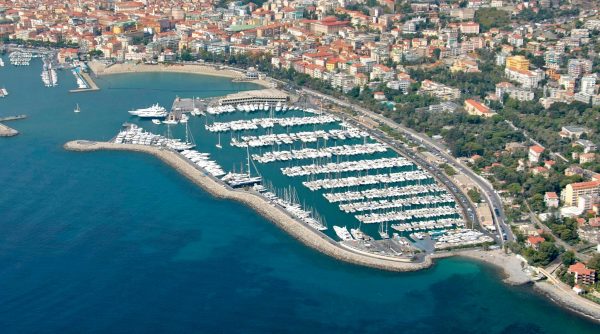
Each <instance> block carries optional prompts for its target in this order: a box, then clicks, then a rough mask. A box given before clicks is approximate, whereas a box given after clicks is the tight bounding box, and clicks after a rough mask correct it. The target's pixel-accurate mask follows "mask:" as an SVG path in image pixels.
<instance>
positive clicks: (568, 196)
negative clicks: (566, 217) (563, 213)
mask: <svg viewBox="0 0 600 334" xmlns="http://www.w3.org/2000/svg"><path fill="white" fill-rule="evenodd" d="M599 193H600V182H599V181H588V182H577V183H570V184H567V186H566V187H565V189H564V190H563V191H562V192H561V194H560V196H561V201H562V202H563V204H564V205H565V206H576V205H577V204H578V200H579V197H581V196H586V195H590V196H598V194H599Z"/></svg>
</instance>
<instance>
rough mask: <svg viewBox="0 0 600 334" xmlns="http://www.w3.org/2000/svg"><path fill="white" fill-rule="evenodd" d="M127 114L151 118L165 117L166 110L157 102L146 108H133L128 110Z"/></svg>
mask: <svg viewBox="0 0 600 334" xmlns="http://www.w3.org/2000/svg"><path fill="white" fill-rule="evenodd" d="M129 114H131V115H134V116H139V117H148V118H150V117H152V118H163V117H167V114H168V113H167V110H166V109H165V108H164V107H161V106H160V105H159V104H158V103H157V104H153V105H152V106H150V107H148V108H140V109H135V110H129Z"/></svg>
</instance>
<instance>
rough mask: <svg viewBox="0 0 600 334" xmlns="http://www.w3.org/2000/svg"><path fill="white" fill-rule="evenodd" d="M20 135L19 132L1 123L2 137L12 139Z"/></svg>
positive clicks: (0, 132) (0, 135)
mask: <svg viewBox="0 0 600 334" xmlns="http://www.w3.org/2000/svg"><path fill="white" fill-rule="evenodd" d="M18 134H19V131H17V130H15V129H13V128H11V127H8V126H6V125H4V124H2V123H0V137H12V136H16V135H18Z"/></svg>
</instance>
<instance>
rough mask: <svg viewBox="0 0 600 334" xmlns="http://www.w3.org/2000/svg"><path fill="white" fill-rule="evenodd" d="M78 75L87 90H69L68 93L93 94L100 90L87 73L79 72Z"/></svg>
mask: <svg viewBox="0 0 600 334" xmlns="http://www.w3.org/2000/svg"><path fill="white" fill-rule="evenodd" d="M79 75H81V78H82V79H83V80H84V81H85V83H86V84H87V86H88V88H77V89H71V90H69V93H82V92H94V91H97V90H100V87H98V85H96V83H95V82H94V80H93V79H92V77H91V76H90V75H89V74H88V73H85V72H80V73H79Z"/></svg>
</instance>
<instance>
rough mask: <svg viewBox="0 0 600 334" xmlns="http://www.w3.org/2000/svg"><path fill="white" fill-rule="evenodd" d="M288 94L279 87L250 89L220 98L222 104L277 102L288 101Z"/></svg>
mask: <svg viewBox="0 0 600 334" xmlns="http://www.w3.org/2000/svg"><path fill="white" fill-rule="evenodd" d="M287 101H288V95H287V94H286V93H284V92H282V91H279V90H277V89H260V90H249V91H245V92H240V93H235V94H229V95H227V96H225V97H224V98H222V99H220V100H219V104H220V105H236V104H245V103H271V104H274V103H277V102H281V103H284V102H287Z"/></svg>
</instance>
